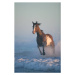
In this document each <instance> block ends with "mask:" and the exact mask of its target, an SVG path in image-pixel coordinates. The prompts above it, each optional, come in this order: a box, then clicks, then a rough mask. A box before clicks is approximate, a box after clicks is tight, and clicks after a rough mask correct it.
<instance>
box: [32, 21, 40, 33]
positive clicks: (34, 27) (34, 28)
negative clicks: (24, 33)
mask: <svg viewBox="0 0 75 75" xmlns="http://www.w3.org/2000/svg"><path fill="white" fill-rule="evenodd" d="M32 23H33V26H32V27H33V31H32V33H33V34H35V33H36V32H37V31H38V29H39V25H40V23H37V21H36V23H34V22H32Z"/></svg>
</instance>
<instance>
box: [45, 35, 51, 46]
mask: <svg viewBox="0 0 75 75" xmlns="http://www.w3.org/2000/svg"><path fill="white" fill-rule="evenodd" d="M51 42H52V39H51V38H50V37H49V36H46V46H49V45H50V44H51Z"/></svg>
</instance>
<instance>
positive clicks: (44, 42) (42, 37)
mask: <svg viewBox="0 0 75 75" xmlns="http://www.w3.org/2000/svg"><path fill="white" fill-rule="evenodd" d="M32 23H33V31H32V33H33V34H35V33H37V39H36V40H37V46H38V49H39V51H40V53H41V55H45V50H44V47H45V46H51V47H52V48H53V49H54V47H55V45H54V41H53V37H52V36H51V35H50V34H45V33H44V32H43V30H41V29H40V28H39V25H40V23H37V21H36V23H34V22H32ZM39 47H43V53H42V52H41V50H40V48H39ZM53 52H54V51H53Z"/></svg>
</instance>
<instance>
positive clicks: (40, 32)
mask: <svg viewBox="0 0 75 75" xmlns="http://www.w3.org/2000/svg"><path fill="white" fill-rule="evenodd" d="M37 35H39V36H41V35H42V31H41V30H40V28H38V31H37Z"/></svg>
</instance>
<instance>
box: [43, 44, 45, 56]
mask: <svg viewBox="0 0 75 75" xmlns="http://www.w3.org/2000/svg"><path fill="white" fill-rule="evenodd" d="M43 55H45V50H44V45H43Z"/></svg>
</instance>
